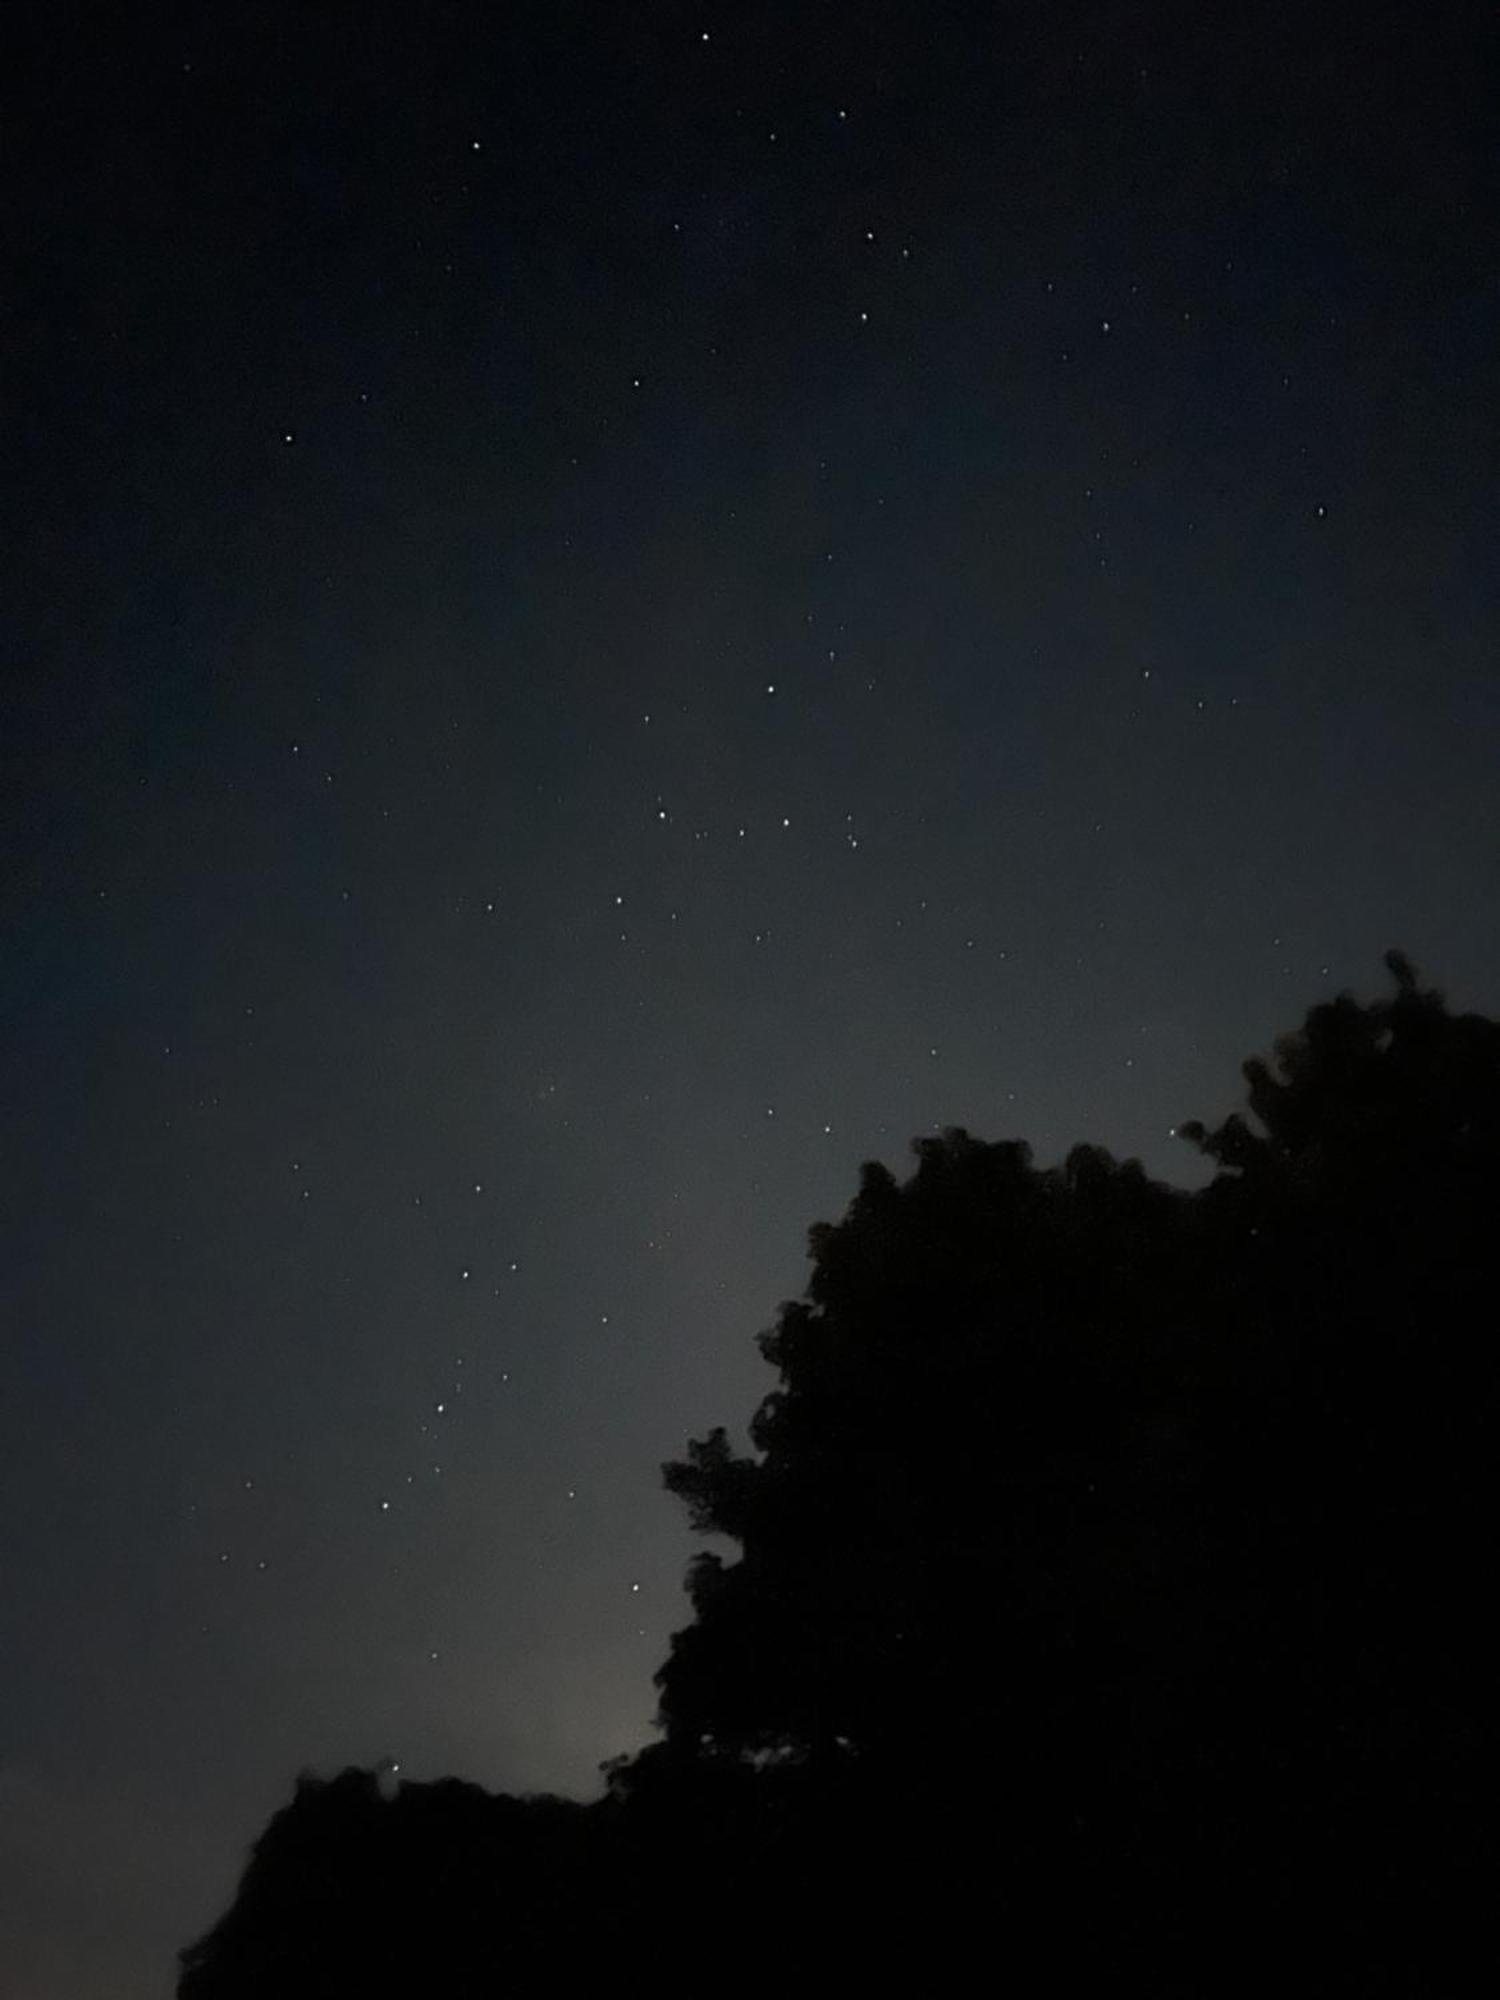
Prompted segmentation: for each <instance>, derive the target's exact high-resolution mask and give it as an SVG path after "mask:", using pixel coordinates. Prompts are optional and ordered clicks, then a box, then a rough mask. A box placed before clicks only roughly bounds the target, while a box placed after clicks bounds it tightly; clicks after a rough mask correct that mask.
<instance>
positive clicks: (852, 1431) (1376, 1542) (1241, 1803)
mask: <svg viewBox="0 0 1500 2000" xmlns="http://www.w3.org/2000/svg"><path fill="white" fill-rule="evenodd" d="M1387 964H1388V966H1389V968H1390V970H1391V973H1392V975H1393V978H1394V981H1395V991H1394V993H1393V994H1391V995H1390V996H1389V997H1388V998H1385V999H1383V1000H1380V1001H1378V1002H1376V1003H1374V1004H1370V1005H1361V1004H1359V1003H1358V1002H1356V1001H1355V1000H1354V999H1352V998H1350V997H1349V996H1347V995H1344V996H1341V997H1340V998H1338V999H1336V1000H1334V1001H1332V1002H1330V1003H1327V1004H1325V1005H1321V1006H1318V1007H1315V1008H1313V1009H1312V1011H1311V1012H1310V1013H1309V1014H1308V1015H1307V1017H1306V1020H1305V1022H1304V1023H1303V1025H1302V1027H1301V1028H1300V1029H1298V1030H1297V1031H1296V1032H1295V1033H1292V1034H1289V1035H1286V1036H1284V1037H1282V1038H1281V1040H1280V1041H1279V1042H1278V1043H1277V1044H1276V1049H1275V1052H1274V1057H1273V1059H1272V1060H1271V1061H1269V1062H1265V1061H1261V1060H1258V1059H1256V1060H1252V1061H1250V1062H1248V1063H1246V1064H1245V1066H1244V1073H1245V1078H1246V1081H1247V1084H1248V1104H1247V1109H1246V1112H1245V1113H1239V1114H1236V1115H1234V1116H1232V1117H1230V1118H1229V1119H1228V1120H1227V1121H1226V1122H1225V1123H1224V1124H1222V1125H1221V1126H1219V1127H1218V1128H1217V1129H1216V1130H1212V1131H1210V1130H1206V1129H1205V1128H1204V1127H1203V1126H1201V1125H1197V1124H1191V1125H1184V1126H1183V1127H1181V1128H1180V1129H1181V1131H1182V1134H1183V1136H1184V1138H1185V1139H1186V1140H1188V1141H1189V1142H1190V1143H1192V1144H1194V1145H1196V1146H1197V1147H1199V1148H1200V1149H1201V1150H1202V1151H1203V1152H1204V1153H1206V1154H1207V1155H1209V1156H1210V1157H1211V1158H1212V1160H1213V1161H1214V1162H1215V1164H1216V1167H1217V1169H1218V1171H1217V1173H1216V1174H1215V1177H1214V1179H1213V1180H1212V1181H1211V1182H1210V1183H1209V1184H1208V1185H1207V1186H1206V1187H1204V1188H1202V1189H1201V1190H1199V1191H1196V1192H1192V1193H1188V1192H1184V1191H1182V1190H1179V1189H1173V1188H1169V1187H1166V1186H1163V1185H1161V1184H1159V1183H1156V1182H1153V1181H1151V1180H1150V1179H1148V1178H1147V1176H1146V1175H1145V1174H1144V1173H1143V1172H1142V1170H1141V1169H1140V1167H1139V1166H1138V1165H1137V1164H1136V1163H1134V1162H1124V1163H1121V1162H1117V1161H1115V1160H1114V1159H1112V1158H1111V1157H1110V1156H1109V1155H1108V1154H1107V1153H1105V1152H1103V1151H1101V1150H1100V1149H1098V1148H1095V1147H1088V1146H1080V1147H1078V1148H1076V1149H1075V1150H1074V1152H1073V1153H1072V1154H1070V1155H1069V1157H1068V1159H1067V1161H1066V1162H1065V1163H1064V1164H1063V1165H1062V1166H1061V1167H1058V1168H1053V1169H1046V1170H1043V1169H1039V1168H1037V1167H1036V1166H1035V1165H1034V1164H1033V1161H1032V1159H1031V1156H1030V1153H1029V1151H1028V1149H1027V1148H1026V1147H1025V1146H1024V1145H1023V1144H1019V1143H1014V1142H1010V1143H1003V1144H984V1143H982V1142H980V1141H978V1140H976V1139H973V1138H971V1137H970V1136H969V1135H968V1134H966V1133H964V1132H962V1131H950V1132H947V1133H945V1134H944V1135H943V1136H942V1137H941V1138H933V1139H924V1140H920V1141H918V1142H917V1144H916V1148H915V1150H916V1154H917V1165H916V1170H915V1172H914V1173H913V1174H912V1175H911V1176H910V1178H909V1179H908V1180H906V1181H905V1182H904V1183H898V1182H897V1181H896V1180H895V1179H894V1178H893V1177H892V1176H891V1175H890V1174H889V1173H888V1172H886V1171H885V1170H884V1169H883V1168H881V1167H877V1166H868V1167H866V1168H865V1169H864V1173H863V1176H862V1182H861V1187H860V1191H859V1193H858V1195H857V1197H856V1198H855V1200H854V1202H853V1203H852V1205H851V1207H850V1209H849V1211H848V1213H847V1215H846V1216H845V1218H844V1219H843V1221H842V1222H840V1223H839V1224H837V1225H834V1226H828V1225H819V1226H817V1227H816V1228H815V1229H814V1230H813V1231H812V1238H811V1247H812V1254H813V1271H812V1276H811V1280H810V1282H809V1285H808V1288H807V1291H806V1294H805V1296H804V1297H803V1298H802V1299H800V1300H797V1301H795V1302H791V1303H788V1304H786V1305H784V1306H783V1307H782V1308H781V1310H780V1312H779V1314H778V1316H777V1320H776V1323H775V1325H774V1326H773V1327H772V1328H771V1329H770V1330H769V1331H768V1332H767V1333H765V1334H763V1335H762V1336H761V1346H762V1349H763V1351H764V1353H765V1355H766V1357H767V1359H768V1361H770V1363H771V1364H772V1365H773V1367H774V1368H775V1369H776V1371H777V1377H778V1380H777V1386H776V1387H775V1388H774V1389H773V1390H772V1392H771V1393H770V1394H769V1395H768V1396H767V1398H766V1399H765V1401H764V1402H763V1404H762V1405H761V1408H760V1410H759V1411H758V1412H757V1414H756V1416H755V1419H754V1421H753V1424H752V1426H751V1439H752V1445H753V1451H752V1453H751V1454H749V1455H740V1454H737V1453H736V1452H735V1451H733V1450H732V1449H731V1447H730V1445H729V1443H728V1440H727V1437H726V1435H725V1433H724V1432H722V1431H716V1432H714V1433H712V1434H711V1435H710V1436H708V1437H707V1438H704V1439H700V1440H697V1441H695V1442H694V1443H693V1444H692V1445H691V1446H690V1447H689V1450H688V1455H687V1457H686V1458H685V1459H684V1460H683V1461H681V1462H679V1463H675V1464H672V1465H669V1466H668V1467H667V1468H666V1481H667V1485H668V1486H669V1488H670V1489H671V1490H672V1491H673V1492H674V1493H676V1494H677V1495H679V1496H680V1497H681V1499H682V1500H683V1501H684V1502H685V1503H686V1505H687V1507H688V1508H689V1510H690V1513H691V1516H692V1519H693V1521H694V1523H695V1524H696V1525H697V1526H698V1527H699V1528H701V1529H703V1530H705V1531H709V1532H712V1533H713V1534H715V1535H718V1536H727V1537H729V1538H730V1539H731V1541H732V1542H733V1544H734V1545H735V1548H736V1551H737V1554H736V1556H735V1559H733V1560H731V1561H726V1560H725V1559H723V1558H722V1557H720V1556H717V1555H711V1554H703V1555H700V1556H699V1557H698V1558H696V1560H695V1561H694V1563H693V1565H692V1568H691V1571H690V1575H689V1586H690V1594H691V1599H692V1605H693V1611H694V1617H693V1620H692V1622H691V1623H690V1624H689V1625H688V1626H687V1627H686V1628H685V1629H684V1630H683V1631H681V1632H679V1633H678V1634H677V1635H676V1636H675V1637H674V1639H673V1641H672V1644H671V1649H670V1652H669V1655H668V1658H667V1659H666V1661H665V1662H664V1663H663V1665H662V1667H661V1669H660V1671H659V1672H658V1674H657V1677H656V1678H657V1687H658V1690H659V1695H660V1707H659V1725H660V1728H659V1737H660V1740H659V1741H658V1742H656V1743H654V1744H653V1745H652V1746H651V1747H650V1748H649V1749H647V1750H646V1751H644V1752H642V1753H641V1754H640V1755H638V1756H636V1757H634V1758H632V1759H628V1760H618V1761H617V1762H616V1763H615V1764H613V1765H611V1766H607V1767H606V1773H607V1790H606V1793H605V1796H604V1797H603V1798H602V1799H600V1800H599V1801H597V1802H595V1803H593V1804H590V1805H579V1804H573V1803H570V1802H567V1801H563V1800H556V1799H532V1800H517V1799H509V1798H494V1797H491V1796H489V1795H486V1794H484V1793H482V1792H480V1791H478V1790H477V1789H476V1788H474V1787H471V1786H467V1785H463V1784H460V1783H458V1782H457V1781H452V1780H450V1781H447V1782H446V1783H443V1784H437V1785H406V1786H403V1787H401V1788H399V1790H398V1791H397V1792H396V1793H395V1796H394V1797H390V1798H387V1797H386V1796H385V1795H384V1794H383V1792H382V1790H381V1788H380V1786H379V1785H378V1783H377V1781H376V1778H375V1776H374V1774H372V1773H368V1772H359V1771H348V1772H345V1773H344V1774H343V1775H342V1776H341V1777H338V1778H336V1779H333V1780H332V1781H329V1782H321V1781H318V1780H314V1779H304V1780H302V1781H301V1782H300V1783H299V1787H298V1790H297V1794H296V1797H295V1798H294V1800H293V1801H292V1803H291V1804H290V1805H289V1806H288V1807H287V1808H286V1809H285V1810H284V1811H283V1812H281V1813H280V1814H278V1815H277V1816H276V1818H275V1819H274V1820H273V1821H272V1823H271V1825H270V1827H269V1828H268V1829H267V1831H266V1833H265V1834H264V1835H263V1836H262V1838H261V1840H260V1842H259V1843H258V1845H257V1847H256V1849H255V1852H254V1856H253V1858H252V1861H251V1863H250V1866H249V1868H248V1869H247V1871H246V1874H245V1877H244V1880H243V1882H242V1884H241V1888H240V1892H239V1895H238V1897H237V1899H236V1901H235V1904H234V1906H233V1907H232V1908H231V1910H230V1911H229V1912H228V1913H227V1914H226V1916H225V1917H224V1918H223V1919H222V1920H221V1921H220V1923H219V1924H218V1925H217V1926H216V1927H215V1928H214V1930H213V1931H211V1932H210V1933H209V1935H208V1936H207V1937H206V1938H204V1939H203V1940H201V1941H200V1942H199V1943H197V1944H196V1945H194V1946H192V1947H190V1948H189V1949H188V1950H187V1951H186V1952H185V1953H184V1954H183V1973H182V1979H181V1983H180V1987H179V1993H180V1995H181V1996H182V2000H242V1996H249V1995H251V1994H254V1995H256V1996H261V1995H267V1994H277V1995H283V1996H288V2000H298V1996H303V1995H307V1996H311V1995H314V1994H317V1995H319V1996H320V2000H322V1997H323V1996H329V1995H336V1994H343V1993H349V1994H364V1993H374V1992H384V1991H391V1992H395V1991H416V1990H421V1991H424V1992H432V1993H440V1994H450V1995H461V1994H463V1995H467V1994H473V1995H476V1996H477V1995H481V1994H483V1995H493V1994H497V1993H499V1992H500V1991H502V1990H507V1989H516V1990H520V1991H538V1992H539V1991H541V1990H542V1985H543V1982H544V1981H545V1982H546V1984H547V1985H548V1986H549V1987H550V1986H551V1985H552V1984H553V1983H555V1981H556V1980H557V1979H558V1978H559V1977H565V1978H573V1977H577V1976H588V1975H594V1976H599V1977H608V1978H616V1979H624V1980H636V1979H640V1978H651V1979H656V1978H685V1977H692V1978H694V1979H697V1980H703V1981H706V1982H708V1983H709V1984H710V1985H711V1986H713V1987H716V1988H723V1987H726V1986H728V1987H731V1988H733V1989H734V1990H736V1991H744V1992H747V1993H748V1992H750V1991H751V1990H754V1989H759V1988H763V1987H767V1986H770V1985H772V1984H775V1985H785V1984H787V1983H790V1984H791V1985H792V1986H793V1987H795V1988H798V1989H801V1988H802V1987H804V1986H805V1987H806V1988H807V1989H808V1990H811V1988H812V1986H813V1985H814V1984H815V1983H816V1984H818V1985H826V1984H827V1983H828V1981H830V1980H836V1981H848V1980H850V1979H855V1980H859V1981H862V1982H864V1981H869V1982H879V1983H881V1984H885V1983H888V1982H890V1981H894V1980H900V1981H901V1982H903V1983H905V1984H907V1985H910V1986H915V1987H919V1988H921V1989H922V1990H924V1991H931V1992H939V1993H941V1992H947V1991H953V1990H958V1989H959V1988H960V1987H964V1988H967V1987H968V1986H969V1985H970V1984H971V1983H972V1982H973V1980H974V1979H975V1978H982V1979H984V1980H986V1981H989V1980H991V1979H993V1980H995V1981H997V1982H1002V1983H1003V1982H1004V1981H1005V1980H1007V1979H1011V1980H1014V1981H1015V1982H1017V1988H1018V1990H1019V1991H1021V1992H1025V1993H1028V1994H1029V1993H1039V1992H1044V1991H1045V1992H1064V1991H1069V1990H1071V1989H1072V1988H1073V1986H1074V1985H1075V1984H1076V1983H1077V1982H1078V1981H1080V1980H1088V1981H1090V1982H1091V1983H1094V1984H1098V1985H1099V1986H1101V1987H1107V1988H1108V1989H1109V1990H1111V1991H1116V1992H1118V1991H1130V1992H1135V1991H1139V1992H1143V1993H1151V1994H1153V1995H1167V1994H1181V1995H1184V1996H1187V1995H1193V1996H1205V1995H1213V1994H1218V1993H1227V1992H1239V1991H1245V1992H1250V1991H1257V1992H1258V1991H1262V1990H1266V1989H1268V1988H1269V1987H1271V1986H1273V1985H1274V1987H1275V1988H1276V1989H1277V1990H1279V1991H1283V1992H1291V1993H1297V1994H1300V1993H1306V1994H1313V1993H1318V1994H1325V1993H1326V1994H1335V1993H1338V1994H1342V1993H1349V1994H1351V1995H1354V1994H1361V1995H1364V1994H1369V1995H1374V1994H1390V1995H1393V1996H1394V1995H1401V1996H1419V1995H1426V1994H1431V1995H1434V1996H1437V1995H1444V1996H1447V1995H1462V1994H1468V1993H1478V1992H1481V1991H1485V1990H1488V1989H1489V1987H1490V1986H1492V1985H1493V1984H1494V1980H1495V1977H1496V1975H1497V1973H1500V1953H1497V1949H1496V1945H1495V1942H1494V1938H1493V1935H1492V1926H1491V1925H1490V1923H1489V1921H1488V1919H1489V1913H1490V1909H1491V1906H1492V1905H1493V1902H1494V1899H1495V1892H1496V1889H1497V1887H1500V1880H1497V1872H1500V1871H1497V1860H1500V1840H1497V1836H1496V1834H1495V1832H1494V1823H1493V1814H1492V1810H1491V1803H1490V1778H1489V1765H1490V1763H1491V1762H1492V1761H1493V1756H1492V1753H1493V1745H1494V1737H1495V1726H1494V1720H1493V1714H1494V1702H1495V1688H1496V1669H1497V1666H1500V1657H1497V1646H1496V1641H1495V1638H1494V1630H1495V1621H1494V1618H1493V1616H1492V1613H1491V1607H1490V1602H1489V1600H1490V1596H1491V1574H1492V1571H1493V1568H1494V1563H1495V1555H1496V1536H1495V1527H1496V1509H1495V1499H1494V1478H1493V1471H1492V1463H1491V1461H1492V1457H1493V1454H1494V1452H1495V1449H1496V1443H1497V1436H1500V1433H1497V1426H1496V1417H1497V1410H1496V1382H1497V1369H1496V1361H1495V1337H1496V1336H1495V1327H1496V1321H1497V1313H1496V1293H1497V1278H1500V1258H1497V1249H1496V1243H1497V1232H1500V1023H1497V1022H1495V1021H1493V1020H1490V1019H1487V1018H1484V1017H1480V1016H1476V1015H1454V1014H1453V1013H1451V1012H1450V1011H1449V1010H1448V1008H1447V1007H1446V1005H1445V1003H1444V1001H1443V999H1442V997H1441V995H1439V994H1437V993H1435V992H1431V991H1428V990H1424V989H1423V988H1422V986H1421V985H1420V982H1419V981H1418V979H1417V976H1416V974H1415V972H1414V971H1413V969H1412V967H1411V966H1410V965H1409V963H1408V962H1407V961H1406V960H1405V959H1404V958H1403V957H1402V956H1401V955H1400V954H1399V953H1395V952H1393V953H1390V954H1388V957H1387Z"/></svg>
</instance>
